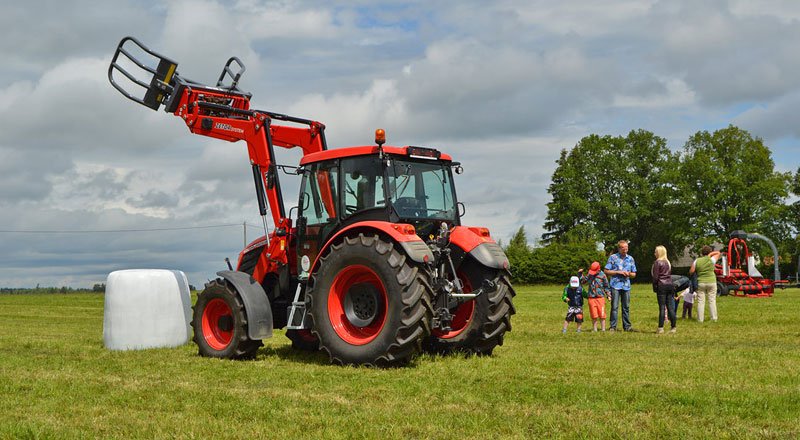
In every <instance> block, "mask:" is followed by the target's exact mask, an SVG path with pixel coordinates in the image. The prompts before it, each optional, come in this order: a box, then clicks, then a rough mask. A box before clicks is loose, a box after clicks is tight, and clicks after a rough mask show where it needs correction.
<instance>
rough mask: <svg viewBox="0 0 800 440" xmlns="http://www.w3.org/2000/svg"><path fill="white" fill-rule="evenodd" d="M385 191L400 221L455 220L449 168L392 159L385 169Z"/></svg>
mask: <svg viewBox="0 0 800 440" xmlns="http://www.w3.org/2000/svg"><path fill="white" fill-rule="evenodd" d="M387 172H388V178H387V188H388V189H387V192H388V195H389V200H390V202H391V204H392V207H394V210H395V211H396V212H397V215H398V216H399V217H400V218H404V219H434V220H451V221H455V220H456V214H457V210H456V202H455V196H454V194H455V191H454V187H453V176H452V174H451V173H450V167H449V166H447V165H444V164H442V163H440V162H422V161H411V160H402V159H394V160H392V161H391V165H390V166H389V167H388V170H387Z"/></svg>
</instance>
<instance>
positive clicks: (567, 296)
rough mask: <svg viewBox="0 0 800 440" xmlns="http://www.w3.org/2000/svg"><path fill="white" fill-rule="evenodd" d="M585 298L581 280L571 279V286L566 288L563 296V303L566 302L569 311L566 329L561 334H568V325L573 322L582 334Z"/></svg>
mask: <svg viewBox="0 0 800 440" xmlns="http://www.w3.org/2000/svg"><path fill="white" fill-rule="evenodd" d="M585 296H586V293H585V292H584V291H583V288H582V287H581V279H580V278H578V277H572V278H570V279H569V285H568V286H567V287H565V288H564V293H563V294H562V295H561V301H564V302H565V303H567V306H569V308H568V309H567V317H566V318H564V327H563V328H562V329H561V333H566V332H567V325H569V323H570V322H572V321H575V324H577V325H578V329H577V332H578V333H580V332H581V324H583V298H584V297H585Z"/></svg>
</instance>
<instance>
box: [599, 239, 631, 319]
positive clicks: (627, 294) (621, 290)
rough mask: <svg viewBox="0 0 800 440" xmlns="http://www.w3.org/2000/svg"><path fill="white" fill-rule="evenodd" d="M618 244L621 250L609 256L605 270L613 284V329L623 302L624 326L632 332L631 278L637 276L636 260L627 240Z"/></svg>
mask: <svg viewBox="0 0 800 440" xmlns="http://www.w3.org/2000/svg"><path fill="white" fill-rule="evenodd" d="M617 245H618V249H619V252H617V253H616V254H611V256H610V257H608V262H607V263H606V267H605V270H604V272H605V273H606V275H607V276H608V277H609V279H610V282H609V284H611V323H610V324H611V331H616V330H617V309H618V308H619V304H620V302H622V328H623V329H624V330H625V331H626V332H630V331H633V328H632V327H631V317H630V304H631V278H633V277H635V276H636V261H634V259H633V257H632V256H630V255H628V242H627V241H625V240H620V241H619V243H617Z"/></svg>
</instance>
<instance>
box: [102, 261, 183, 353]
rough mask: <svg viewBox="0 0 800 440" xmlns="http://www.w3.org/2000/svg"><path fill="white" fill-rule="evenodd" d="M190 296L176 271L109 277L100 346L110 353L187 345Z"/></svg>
mask: <svg viewBox="0 0 800 440" xmlns="http://www.w3.org/2000/svg"><path fill="white" fill-rule="evenodd" d="M191 316H192V311H191V294H190V292H189V282H188V281H187V280H186V275H185V274H184V273H183V272H181V271H179V270H162V269H130V270H118V271H115V272H111V273H110V274H108V279H107V280H106V294H105V310H104V316H103V343H104V344H105V346H106V348H108V349H110V350H138V349H144V348H158V347H177V346H180V345H183V344H185V343H187V342H188V341H189V338H190V337H191V327H190V325H189V323H190V320H191Z"/></svg>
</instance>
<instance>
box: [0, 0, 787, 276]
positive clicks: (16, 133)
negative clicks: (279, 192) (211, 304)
mask: <svg viewBox="0 0 800 440" xmlns="http://www.w3.org/2000/svg"><path fill="white" fill-rule="evenodd" d="M0 28H2V29H3V33H2V37H3V38H0V60H2V62H0V159H2V160H0V230H2V232H0V243H2V252H1V253H0V286H12V287H24V286H35V285H36V284H41V285H43V286H62V285H70V286H76V287H77V286H91V285H92V284H94V283H97V282H103V281H104V280H105V277H106V276H107V274H108V273H109V272H110V271H113V270H117V269H125V268H170V269H180V270H183V271H185V272H186V273H187V275H188V276H189V280H190V282H191V283H192V284H195V285H197V286H201V285H202V283H203V282H204V281H205V280H206V279H208V278H210V277H213V276H214V275H213V274H214V272H215V271H217V270H220V269H222V268H223V267H224V263H223V259H224V258H225V257H226V256H227V257H230V258H231V259H235V257H236V255H237V254H238V251H239V250H240V249H241V247H242V242H243V239H244V237H243V235H244V234H243V229H244V228H243V227H242V226H241V224H242V223H243V222H248V223H249V224H250V225H253V226H249V227H247V228H246V229H247V234H248V240H250V239H253V238H255V237H256V236H257V235H258V234H259V229H258V228H256V227H254V225H257V224H259V221H260V220H259V216H258V208H257V204H256V202H255V197H254V189H253V186H252V185H253V184H252V180H251V174H250V169H249V165H248V162H247V155H246V149H245V146H244V145H243V144H230V143H225V142H219V141H214V140H211V139H207V138H202V137H199V136H195V135H191V134H189V133H188V131H187V130H186V128H185V126H184V125H183V124H182V123H181V121H179V120H178V119H177V118H175V117H173V116H171V115H169V114H166V113H164V112H154V111H151V110H149V109H147V108H144V107H141V106H137V105H135V104H134V103H132V102H130V101H128V100H126V99H125V98H123V97H122V95H120V94H118V93H117V92H116V91H115V90H114V89H112V88H111V86H110V85H109V83H108V80H107V78H106V70H107V66H108V63H109V60H110V58H111V56H112V54H113V51H114V49H115V48H116V44H117V42H118V41H119V40H120V39H121V38H122V37H124V36H126V35H133V36H136V37H137V38H139V39H140V40H142V41H144V42H145V43H147V44H148V45H150V46H151V47H152V48H154V49H155V50H157V51H159V52H161V53H164V54H166V55H168V56H170V57H172V58H173V59H174V60H176V61H178V62H179V67H178V70H179V72H181V74H182V75H184V76H186V77H189V78H192V79H193V80H196V81H203V82H209V83H210V82H214V81H215V80H216V77H217V76H218V74H219V71H220V69H221V66H222V64H223V63H224V62H225V60H227V58H228V57H230V56H232V55H236V56H238V57H239V58H241V59H242V60H243V61H244V62H245V64H246V65H247V71H246V73H245V75H244V77H243V79H242V81H241V83H240V84H241V87H242V88H243V89H245V90H249V91H251V92H252V93H253V102H254V106H255V107H256V108H261V109H267V110H272V111H277V112H281V113H289V114H292V115H296V116H301V117H306V118H310V119H315V120H319V121H321V122H323V123H325V124H326V125H327V127H328V128H327V135H328V142H329V145H330V146H331V147H337V146H347V145H363V144H370V143H371V142H372V136H373V132H374V130H375V128H378V127H382V128H384V129H386V131H387V137H388V143H389V144H394V145H406V144H412V145H429V146H436V147H438V148H440V149H442V150H444V151H447V152H449V153H450V154H451V155H452V156H454V157H455V158H456V160H460V161H461V162H462V163H463V164H464V168H465V170H466V172H465V173H464V174H462V175H460V176H458V181H457V185H458V189H459V197H460V199H461V200H462V201H463V202H465V204H466V205H467V216H466V220H465V222H466V223H468V224H473V225H484V226H488V227H489V228H490V229H491V230H492V233H493V234H494V235H495V236H496V237H497V238H500V239H502V240H504V241H507V240H508V237H509V236H510V235H511V234H512V233H513V232H514V231H515V230H516V229H517V228H518V227H519V226H520V225H524V226H525V227H526V229H527V230H528V232H529V234H530V236H531V237H535V236H538V235H539V234H541V232H542V223H543V221H544V217H545V215H546V207H545V203H547V201H548V196H547V193H546V187H547V185H548V183H549V179H550V176H551V174H552V172H553V170H554V167H555V163H554V161H555V159H556V158H557V157H558V153H559V151H560V150H561V149H562V148H570V147H571V146H573V145H575V143H576V142H577V141H578V140H579V139H580V138H581V137H583V136H585V135H588V134H590V133H599V134H611V135H624V134H626V133H627V132H628V131H629V130H631V129H637V128H644V129H647V130H650V131H653V132H655V133H656V134H658V135H660V136H663V137H665V138H667V139H668V140H669V144H670V147H672V148H674V149H679V148H681V147H682V146H683V144H684V142H685V141H686V139H687V138H688V137H689V136H690V135H691V134H692V133H694V132H696V131H698V130H715V129H717V128H722V127H725V126H727V125H728V124H736V125H739V126H741V127H743V128H745V129H747V130H750V131H751V132H752V133H753V134H755V135H757V136H760V137H762V138H763V139H765V141H766V142H767V144H768V145H769V146H770V147H771V148H772V150H773V152H774V158H775V160H776V163H777V164H778V168H779V169H781V170H784V171H789V170H796V169H797V167H798V166H799V165H800V143H798V140H799V139H800V116H798V115H800V111H798V110H800V57H798V53H797V45H798V42H800V2H796V1H792V0H785V1H780V0H774V1H759V2H752V1H746V0H741V1H738V0H731V1H724V0H718V1H705V2H697V1H675V0H670V1H646V0H635V1H622V0H620V1H603V2H598V1H594V0H577V1H563V2H552V1H531V0H526V1H513V0H499V1H494V2H482V1H458V2H455V1H453V2H445V1H442V2H431V1H406V2H395V1H351V2H340V1H328V2H305V1H289V0H286V1H265V0H241V1H231V2H226V1H212V0H177V1H165V2H159V1H118V0H114V1H105V2H96V1H89V0H85V1H84V0H77V1H70V0H67V1H49V0H28V1H25V2H9V1H3V2H2V4H0ZM298 158H299V157H298V155H297V154H296V153H293V152H290V151H284V152H279V158H278V159H279V161H280V162H281V163H287V164H294V163H296V162H297V160H298ZM287 177H288V176H287ZM289 180H290V178H289V179H284V182H285V185H286V186H285V188H284V194H285V195H286V197H287V206H293V205H294V204H296V200H295V199H296V196H295V195H296V194H297V189H296V188H297V184H296V183H293V182H291V181H289ZM228 224H236V225H238V226H220V227H212V228H204V229H180V230H177V229H175V228H188V227H205V226H219V225H228ZM152 229H167V230H162V231H152ZM119 230H126V231H128V232H91V231H119ZM137 230H150V231H137ZM29 231H36V232H29ZM43 231H44V232H43ZM46 231H84V232H82V233H48V232H46Z"/></svg>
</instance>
